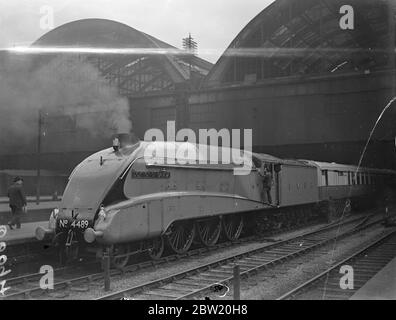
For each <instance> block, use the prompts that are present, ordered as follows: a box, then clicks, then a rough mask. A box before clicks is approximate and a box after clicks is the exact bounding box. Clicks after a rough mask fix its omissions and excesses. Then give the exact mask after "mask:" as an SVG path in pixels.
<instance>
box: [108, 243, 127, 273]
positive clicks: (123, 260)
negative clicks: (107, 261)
mask: <svg viewBox="0 0 396 320" xmlns="http://www.w3.org/2000/svg"><path fill="white" fill-rule="evenodd" d="M127 253H129V245H127V244H122V245H115V246H114V247H113V252H112V256H113V257H112V259H111V264H112V265H113V267H115V268H117V269H122V268H124V267H125V266H126V265H127V264H128V262H129V257H130V256H129V255H128V256H123V257H117V256H118V255H124V254H127Z"/></svg>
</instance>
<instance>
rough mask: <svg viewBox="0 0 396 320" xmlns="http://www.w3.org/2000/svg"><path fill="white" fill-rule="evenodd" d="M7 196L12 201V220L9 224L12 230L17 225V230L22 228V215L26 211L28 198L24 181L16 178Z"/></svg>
mask: <svg viewBox="0 0 396 320" xmlns="http://www.w3.org/2000/svg"><path fill="white" fill-rule="evenodd" d="M7 196H8V198H9V199H10V208H11V213H12V219H11V221H10V222H9V223H8V226H9V227H10V229H11V230H12V229H13V226H15V225H16V227H17V229H20V228H21V215H22V214H23V212H25V211H26V197H25V192H24V191H23V179H22V178H21V177H15V178H14V183H13V184H12V185H11V186H10V187H9V188H8V192H7Z"/></svg>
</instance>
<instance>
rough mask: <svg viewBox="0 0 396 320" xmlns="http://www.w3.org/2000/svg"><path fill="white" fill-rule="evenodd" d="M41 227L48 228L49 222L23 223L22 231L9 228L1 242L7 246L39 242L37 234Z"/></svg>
mask: <svg viewBox="0 0 396 320" xmlns="http://www.w3.org/2000/svg"><path fill="white" fill-rule="evenodd" d="M39 226H43V227H47V226H48V221H39V222H28V223H22V226H21V228H20V229H16V228H15V227H14V229H13V230H10V228H9V227H8V226H7V234H6V235H5V237H4V238H2V239H1V241H4V242H5V243H6V244H7V246H9V245H16V244H21V243H27V242H33V241H37V239H36V236H35V232H36V228H37V227H39Z"/></svg>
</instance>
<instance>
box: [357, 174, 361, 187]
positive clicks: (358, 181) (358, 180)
mask: <svg viewBox="0 0 396 320" xmlns="http://www.w3.org/2000/svg"><path fill="white" fill-rule="evenodd" d="M357 185H360V173H358V174H357Z"/></svg>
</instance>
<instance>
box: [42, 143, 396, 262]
mask: <svg viewBox="0 0 396 320" xmlns="http://www.w3.org/2000/svg"><path fill="white" fill-rule="evenodd" d="M200 147H201V146H200V145H196V144H191V143H189V142H160V141H152V142H145V141H136V142H133V141H131V140H130V138H128V136H127V135H123V136H119V138H117V139H116V142H115V145H114V146H113V148H109V149H105V150H102V151H100V152H97V153H95V154H93V155H91V156H90V157H88V158H87V159H85V160H84V161H83V162H81V163H80V164H79V165H78V166H77V167H76V168H75V169H74V171H73V172H72V174H71V175H70V177H69V182H68V185H67V187H66V189H65V191H64V194H63V197H62V201H61V204H60V207H59V208H56V209H54V210H53V211H52V213H51V217H50V220H49V225H48V228H43V227H39V228H37V230H36V237H37V239H39V240H48V239H51V238H52V240H53V241H54V243H56V244H57V245H58V246H59V248H60V252H62V253H63V255H64V256H65V257H69V258H70V257H73V256H76V255H78V254H81V250H83V251H85V252H94V253H96V254H97V256H98V257H100V256H101V254H102V253H103V252H104V250H105V249H109V250H110V251H111V256H112V262H113V264H114V265H115V266H116V267H123V266H125V265H126V264H127V263H128V260H129V258H130V256H131V255H132V254H133V253H137V252H142V251H145V252H148V254H149V255H150V256H151V258H153V259H158V258H159V257H161V256H162V255H163V253H164V250H165V248H169V249H170V250H172V251H173V252H175V253H179V254H181V253H184V252H186V251H188V250H189V249H190V247H191V245H192V243H193V242H194V241H199V242H201V243H202V244H203V245H205V246H213V245H214V244H216V243H217V242H218V241H219V238H220V237H223V238H226V239H228V240H231V241H232V240H236V239H238V238H239V237H240V235H241V233H242V231H243V229H244V228H245V229H247V228H248V227H249V226H251V225H254V226H257V225H261V226H263V225H264V228H267V229H268V228H276V227H280V226H281V225H285V224H286V225H290V224H294V223H299V222H301V221H303V222H306V221H309V220H310V219H313V218H315V217H316V218H317V217H318V216H319V215H321V214H323V213H322V211H323V210H322V211H321V210H320V208H321V207H323V206H322V204H323V203H328V202H329V201H339V202H340V203H341V204H342V206H343V207H348V205H349V203H350V202H351V201H352V202H353V201H354V200H355V199H359V198H367V196H372V195H375V194H378V193H379V192H380V191H381V188H383V186H385V185H386V183H389V182H390V181H394V180H395V177H396V172H394V171H391V170H379V169H367V168H357V167H354V166H346V165H338V164H335V163H321V162H315V161H309V160H285V159H279V158H275V157H272V156H270V155H265V154H256V153H248V152H241V151H240V150H235V149H229V150H228V151H229V152H232V153H233V155H234V156H235V155H236V156H237V158H238V159H237V160H238V161H233V162H232V163H225V162H224V161H222V160H224V159H222V157H224V148H219V150H218V154H217V156H218V160H219V161H218V162H217V163H214V162H208V161H207V162H206V163H205V160H206V159H205V157H207V154H205V155H203V154H202V150H203V149H201V148H200ZM169 150H174V151H175V150H176V152H173V153H172V152H169ZM179 151H182V152H179ZM212 151H213V150H212ZM215 152H217V151H216V150H215ZM175 154H179V156H180V154H182V155H185V157H184V158H183V160H184V161H180V158H179V159H175V157H174V155H175ZM182 157H183V156H182ZM246 164H248V170H247V171H245V172H242V174H241V173H240V174H235V170H242V171H243V170H246V168H245V167H246ZM264 165H265V166H266V168H268V170H269V171H270V172H271V175H272V188H271V196H272V197H271V198H272V199H273V202H272V203H268V202H267V201H266V200H265V199H263V196H262V195H263V184H262V177H261V175H260V170H261V168H262V167H263V166H264ZM258 221H259V222H260V223H258Z"/></svg>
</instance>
